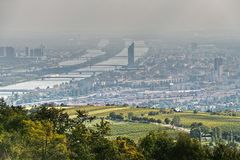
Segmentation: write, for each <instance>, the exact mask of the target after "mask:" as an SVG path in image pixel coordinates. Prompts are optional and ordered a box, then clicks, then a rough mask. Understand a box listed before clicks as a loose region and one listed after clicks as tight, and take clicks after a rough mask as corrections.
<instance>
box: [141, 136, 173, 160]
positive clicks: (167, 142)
mask: <svg viewBox="0 0 240 160" xmlns="http://www.w3.org/2000/svg"><path fill="white" fill-rule="evenodd" d="M139 147H140V149H141V150H142V152H143V155H144V157H145V158H146V159H147V160H152V159H156V160H170V159H171V155H172V153H173V148H174V139H173V138H171V137H170V136H169V135H168V134H167V133H166V132H150V133H149V134H148V135H147V136H146V137H144V138H143V139H141V140H140V145H139Z"/></svg>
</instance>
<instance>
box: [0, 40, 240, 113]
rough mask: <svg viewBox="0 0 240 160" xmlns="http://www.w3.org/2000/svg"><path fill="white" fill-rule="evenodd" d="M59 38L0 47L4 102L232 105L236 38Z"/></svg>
mask: <svg viewBox="0 0 240 160" xmlns="http://www.w3.org/2000/svg"><path fill="white" fill-rule="evenodd" d="M67 42H68V43H67V46H64V47H56V48H54V47H47V44H44V45H43V44H40V45H39V47H31V46H27V47H14V46H11V47H9V46H2V47H0V55H1V57H0V60H1V87H0V93H1V95H2V96H3V97H5V99H6V101H7V103H8V104H14V105H38V104H43V103H56V104H66V105H67V104H68V105H73V104H75V105H84V104H85V105H86V104H90V105H106V104H112V105H113V104H114V105H124V104H127V105H132V106H138V107H151V108H178V109H180V110H189V109H191V110H199V111H218V110H233V111H238V110H239V78H240V74H239V62H240V59H239V56H238V53H239V47H238V45H237V40H235V42H234V43H228V42H225V41H223V40H222V41H217V40H216V41H214V39H213V40H198V41H197V40H196V41H194V42H193V41H183V42H181V43H180V42H170V41H163V40H162V39H161V38H146V39H144V40H141V39H140V38H135V39H129V38H120V37H117V38H116V37H114V38H109V37H108V38H105V37H104V38H89V39H87V38H86V39H84V38H82V39H81V38H80V36H79V37H78V36H76V37H75V38H69V39H68V40H67ZM52 46H53V45H52Z"/></svg>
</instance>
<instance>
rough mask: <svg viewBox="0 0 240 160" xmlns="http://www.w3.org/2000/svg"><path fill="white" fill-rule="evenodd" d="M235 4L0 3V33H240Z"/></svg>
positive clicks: (122, 0) (148, 0)
mask: <svg viewBox="0 0 240 160" xmlns="http://www.w3.org/2000/svg"><path fill="white" fill-rule="evenodd" d="M239 5H240V2H239V1H238V0H201V1H199V0H181V1H179V0H101V1H99V0H89V1H87V0H70V1H66V0H51V1H48V0H41V1H39V0H11V1H9V0H1V2H0V21H1V25H0V33H1V34H3V33H5V34H6V33H12V32H17V33H19V32H20V33H21V32H24V33H26V32H93V33H98V32H106V33H111V32H115V33H131V32H133V33H158V32H160V33H161V32H172V31H185V32H186V31H209V32H211V31H213V32H216V31H219V32H220V31H225V32H226V33H231V32H236V33H239V32H240V29H239V28H240V20H239V18H238V16H239V14H240V11H239V8H238V6H239Z"/></svg>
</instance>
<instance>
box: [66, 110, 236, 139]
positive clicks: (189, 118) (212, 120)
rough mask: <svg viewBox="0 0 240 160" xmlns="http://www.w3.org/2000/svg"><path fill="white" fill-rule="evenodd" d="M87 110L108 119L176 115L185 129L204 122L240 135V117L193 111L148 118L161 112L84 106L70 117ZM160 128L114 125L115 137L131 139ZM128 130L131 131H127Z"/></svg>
mask: <svg viewBox="0 0 240 160" xmlns="http://www.w3.org/2000/svg"><path fill="white" fill-rule="evenodd" d="M78 109H80V110H85V111H87V112H88V113H89V114H90V115H93V116H97V117H106V116H108V115H109V113H110V112H115V113H117V114H120V113H121V114H123V115H124V117H126V119H127V115H128V113H129V112H133V114H134V115H135V116H146V117H151V118H155V119H160V120H162V121H164V119H165V118H170V119H172V118H173V117H174V116H175V115H177V116H179V117H180V119H181V123H182V125H183V126H184V127H185V128H189V127H190V125H191V124H192V123H194V122H202V123H203V124H204V125H206V126H208V127H221V128H222V130H223V131H230V130H232V131H233V132H235V133H240V116H235V117H231V116H224V115H210V113H203V112H199V113H197V114H194V113H193V112H192V111H185V112H181V113H171V114H161V113H160V114H159V115H156V116H148V113H149V112H150V111H159V110H158V109H149V108H133V107H115V106H83V107H74V108H71V109H69V110H67V112H68V113H69V114H70V115H74V113H75V110H78ZM158 127H159V126H156V125H154V124H138V123H132V124H117V125H115V124H114V125H112V133H113V136H114V135H117V134H119V135H120V134H122V135H128V136H130V137H135V135H142V134H143V133H147V132H149V131H150V130H157V129H158ZM128 128H129V129H130V130H131V129H132V130H131V131H127V130H128ZM125 131H126V132H125ZM137 137H139V136H137Z"/></svg>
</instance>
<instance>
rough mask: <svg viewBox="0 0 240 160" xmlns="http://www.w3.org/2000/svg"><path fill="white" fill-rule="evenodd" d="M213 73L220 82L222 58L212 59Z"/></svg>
mask: <svg viewBox="0 0 240 160" xmlns="http://www.w3.org/2000/svg"><path fill="white" fill-rule="evenodd" d="M214 73H215V75H216V77H217V80H218V81H221V80H222V75H223V59H222V58H215V59H214Z"/></svg>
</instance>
